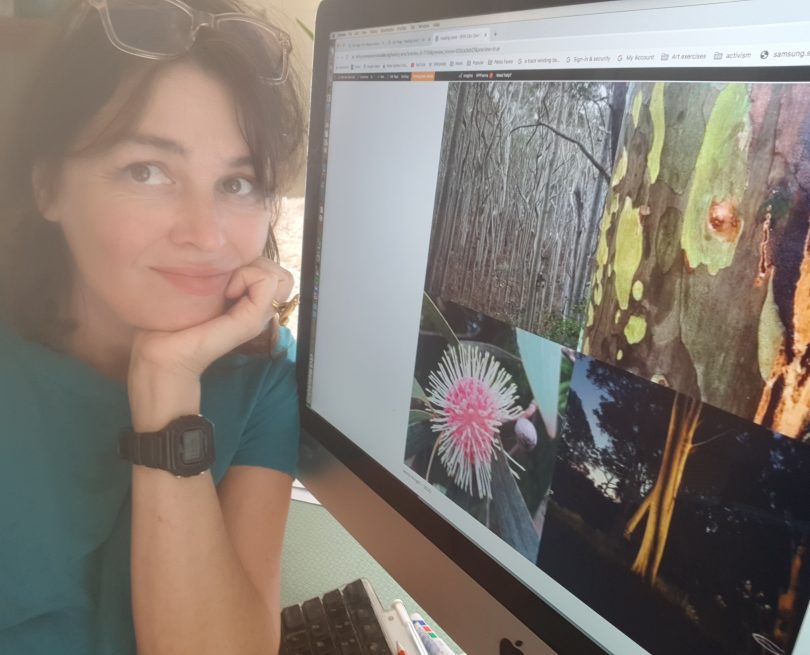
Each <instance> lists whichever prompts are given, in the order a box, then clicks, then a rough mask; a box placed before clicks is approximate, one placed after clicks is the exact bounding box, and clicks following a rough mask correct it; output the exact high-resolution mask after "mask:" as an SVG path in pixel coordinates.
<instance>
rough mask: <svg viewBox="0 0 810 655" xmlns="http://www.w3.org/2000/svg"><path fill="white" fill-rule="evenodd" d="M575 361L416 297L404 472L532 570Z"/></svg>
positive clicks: (468, 313) (466, 312)
mask: <svg viewBox="0 0 810 655" xmlns="http://www.w3.org/2000/svg"><path fill="white" fill-rule="evenodd" d="M572 368H573V352H572V351H568V350H566V349H562V348H561V347H560V346H559V345H558V344H556V343H554V342H552V341H549V340H547V339H543V338H541V337H538V336H537V335H534V334H531V333H529V332H526V331H524V330H520V329H516V328H513V327H511V326H509V325H507V324H505V323H503V322H501V321H498V320H497V319H493V318H492V317H488V316H485V315H483V314H481V313H480V312H476V311H475V310H471V309H469V308H465V307H462V306H461V305H457V304H455V303H451V302H448V301H445V300H443V299H441V298H436V299H433V298H431V297H430V296H429V295H428V294H425V295H424V301H423V309H422V321H421V328H420V332H419V342H418V350H417V359H416V366H415V370H414V383H413V393H412V398H411V411H410V416H409V425H408V433H407V440H406V447H405V456H404V459H405V463H406V465H407V466H408V467H409V468H410V469H411V470H412V471H413V472H414V473H416V474H417V475H419V476H420V477H421V478H422V479H424V480H425V481H426V482H427V483H428V484H430V485H431V486H432V488H433V489H434V490H436V491H439V492H440V493H443V494H444V495H446V496H447V497H448V498H450V499H451V500H453V502H455V503H456V504H457V505H459V506H460V507H462V508H463V509H464V510H465V511H467V512H468V513H469V514H471V515H472V516H474V517H475V518H476V519H477V520H478V521H480V522H481V523H483V524H484V525H485V526H486V527H487V528H489V529H490V530H491V531H492V532H494V533H495V534H496V535H498V536H499V537H500V538H501V539H503V540H504V541H505V542H506V543H508V544H509V545H510V546H512V547H513V548H514V549H515V550H516V551H518V552H519V553H521V554H522V555H523V556H524V557H526V558H527V559H528V560H530V561H531V562H535V561H536V560H537V549H538V545H539V543H540V535H541V534H542V529H543V519H544V515H545V510H546V503H547V495H548V491H549V488H550V486H551V475H552V472H553V469H554V463H555V461H556V459H557V455H556V444H557V443H558V439H557V436H558V430H559V417H560V411H561V407H564V405H565V399H566V397H567V389H568V380H569V379H570V374H571V370H572Z"/></svg>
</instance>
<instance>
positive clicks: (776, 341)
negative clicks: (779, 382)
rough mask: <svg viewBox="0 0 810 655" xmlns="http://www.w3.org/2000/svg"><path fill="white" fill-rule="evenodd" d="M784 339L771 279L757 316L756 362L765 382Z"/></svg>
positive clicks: (769, 375)
mask: <svg viewBox="0 0 810 655" xmlns="http://www.w3.org/2000/svg"><path fill="white" fill-rule="evenodd" d="M784 338H785V328H784V326H783V325H782V320H781V319H780V318H779V310H778V309H777V307H776V303H775V302H774V299H773V278H771V281H770V283H769V284H768V295H767V296H766V297H765V302H764V303H763V305H762V311H761V312H760V314H759V329H758V334H757V360H758V363H759V374H760V375H761V376H762V380H763V381H765V380H767V379H768V378H770V377H771V373H772V372H773V365H774V361H775V360H776V356H777V355H778V354H779V347H780V346H781V345H782V342H783V341H784Z"/></svg>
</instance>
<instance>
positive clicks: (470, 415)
mask: <svg viewBox="0 0 810 655" xmlns="http://www.w3.org/2000/svg"><path fill="white" fill-rule="evenodd" d="M428 381H429V383H430V386H429V388H428V391H427V396H428V400H429V401H430V404H431V405H432V406H433V408H434V410H435V411H436V413H437V416H435V417H434V418H433V419H431V423H432V425H431V428H432V429H433V431H434V432H438V433H439V437H438V439H437V441H436V447H437V449H438V450H437V452H438V454H439V458H440V459H441V462H442V464H443V465H444V467H445V469H446V470H447V473H448V475H449V476H450V477H451V478H452V479H453V481H454V482H455V483H456V484H457V485H458V486H459V487H460V488H461V489H463V490H464V491H466V492H467V493H468V494H470V495H473V483H474V484H475V493H476V494H477V495H478V497H479V498H492V460H493V459H494V458H495V457H497V453H496V448H498V447H499V445H500V444H499V442H498V440H497V435H498V429H499V428H500V427H501V424H502V423H503V422H504V421H510V420H515V419H516V418H517V417H518V416H520V413H521V409H520V407H518V406H516V404H515V403H516V401H517V396H516V392H517V388H516V387H515V384H514V382H512V376H511V375H509V373H508V372H507V371H506V370H504V369H503V368H501V365H500V363H499V362H498V361H497V360H496V359H495V358H494V357H492V356H491V355H490V354H489V353H486V352H483V351H482V350H480V349H478V348H476V347H474V346H470V345H468V344H461V345H459V346H456V347H450V348H448V349H447V350H445V352H444V354H443V355H442V359H441V361H440V362H439V369H438V371H434V372H432V373H431V374H430V376H429V378H428Z"/></svg>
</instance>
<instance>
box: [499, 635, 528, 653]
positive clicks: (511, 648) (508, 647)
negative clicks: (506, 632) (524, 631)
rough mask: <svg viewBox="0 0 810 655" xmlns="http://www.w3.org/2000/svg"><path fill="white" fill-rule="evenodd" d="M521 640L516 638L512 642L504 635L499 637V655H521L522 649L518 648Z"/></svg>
mask: <svg viewBox="0 0 810 655" xmlns="http://www.w3.org/2000/svg"><path fill="white" fill-rule="evenodd" d="M522 645H523V642H522V641H520V640H518V641H516V642H515V643H514V644H512V642H511V641H510V640H509V639H506V638H505V637H504V638H503V639H501V647H500V653H499V655H523V651H522V650H520V648H518V646H522Z"/></svg>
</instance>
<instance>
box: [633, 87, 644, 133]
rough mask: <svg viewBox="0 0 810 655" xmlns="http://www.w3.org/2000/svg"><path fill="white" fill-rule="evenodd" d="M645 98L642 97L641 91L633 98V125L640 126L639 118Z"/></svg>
mask: <svg viewBox="0 0 810 655" xmlns="http://www.w3.org/2000/svg"><path fill="white" fill-rule="evenodd" d="M642 100H643V98H642V97H641V91H639V92H638V93H636V95H635V97H634V98H633V127H636V126H638V119H639V116H641V102H642Z"/></svg>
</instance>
